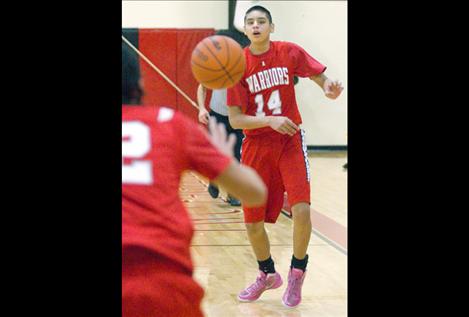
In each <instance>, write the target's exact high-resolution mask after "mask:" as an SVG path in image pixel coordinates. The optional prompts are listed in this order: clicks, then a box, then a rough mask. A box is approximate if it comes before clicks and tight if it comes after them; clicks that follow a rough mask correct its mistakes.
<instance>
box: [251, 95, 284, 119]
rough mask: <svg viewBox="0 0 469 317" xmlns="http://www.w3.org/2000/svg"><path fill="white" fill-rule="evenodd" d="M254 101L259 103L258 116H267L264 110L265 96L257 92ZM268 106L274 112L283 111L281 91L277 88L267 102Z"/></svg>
mask: <svg viewBox="0 0 469 317" xmlns="http://www.w3.org/2000/svg"><path fill="white" fill-rule="evenodd" d="M254 102H255V103H256V104H257V111H256V116H260V117H263V116H265V112H264V97H263V96H262V94H257V95H256V97H254ZM267 107H268V108H269V109H270V110H272V114H281V113H282V101H281V100H280V92H279V91H278V89H277V90H274V91H272V93H271V94H270V97H269V101H268V102H267Z"/></svg>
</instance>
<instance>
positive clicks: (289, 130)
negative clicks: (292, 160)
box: [269, 116, 300, 136]
mask: <svg viewBox="0 0 469 317" xmlns="http://www.w3.org/2000/svg"><path fill="white" fill-rule="evenodd" d="M269 126H270V127H271V128H272V129H274V130H275V131H277V132H279V133H281V134H288V135H289V136H293V135H295V133H296V132H297V131H298V130H299V129H300V128H299V127H298V126H297V125H296V124H295V123H293V121H291V120H290V119H289V118H287V117H281V116H279V117H276V116H272V117H269Z"/></svg>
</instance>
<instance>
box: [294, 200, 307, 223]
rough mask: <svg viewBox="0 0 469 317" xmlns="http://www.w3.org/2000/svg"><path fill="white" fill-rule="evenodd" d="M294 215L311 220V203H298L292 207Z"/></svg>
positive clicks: (303, 219)
mask: <svg viewBox="0 0 469 317" xmlns="http://www.w3.org/2000/svg"><path fill="white" fill-rule="evenodd" d="M292 213H293V217H294V218H296V219H298V220H301V221H311V211H310V208H309V204H307V203H298V204H296V205H295V206H293V207H292Z"/></svg>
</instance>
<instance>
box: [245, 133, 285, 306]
mask: <svg viewBox="0 0 469 317" xmlns="http://www.w3.org/2000/svg"><path fill="white" fill-rule="evenodd" d="M262 147H263V146H262V145H261V144H260V140H259V139H258V138H253V139H251V138H249V139H246V140H245V142H244V143H243V163H244V164H246V165H248V166H251V167H252V168H254V169H255V170H256V171H257V173H258V174H259V176H260V177H261V178H262V180H263V181H264V183H265V184H266V186H267V188H268V193H269V194H268V195H269V197H268V199H267V203H266V205H265V206H263V207H258V208H247V207H244V208H243V210H244V221H245V223H246V232H247V235H248V239H249V242H250V243H251V246H252V249H253V251H254V254H255V256H256V259H257V262H258V267H259V275H258V277H257V279H256V281H255V282H254V283H253V284H251V285H250V286H248V287H247V288H245V289H244V290H243V291H241V292H240V293H239V295H238V299H239V300H241V301H254V300H256V299H258V298H259V297H260V296H261V295H262V293H263V292H264V291H266V290H268V289H275V288H278V287H280V286H281V285H282V283H283V282H282V278H281V277H280V274H278V272H276V271H275V265H274V262H273V260H272V257H271V254H270V242H269V237H268V235H267V232H266V230H265V227H264V222H265V221H268V222H271V221H270V219H269V218H267V220H266V217H267V213H266V210H267V209H268V208H270V206H271V205H272V199H271V198H272V197H275V196H271V192H272V187H271V186H270V184H271V173H270V172H271V168H270V167H269V166H270V165H271V164H270V163H269V162H270V159H271V157H269V156H268V155H262ZM282 194H283V191H282Z"/></svg>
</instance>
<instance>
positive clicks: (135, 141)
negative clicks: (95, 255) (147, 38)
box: [122, 60, 266, 317]
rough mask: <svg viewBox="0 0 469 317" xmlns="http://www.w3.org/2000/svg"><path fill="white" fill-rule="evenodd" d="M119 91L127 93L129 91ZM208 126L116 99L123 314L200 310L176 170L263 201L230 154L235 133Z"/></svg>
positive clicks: (249, 200)
mask: <svg viewBox="0 0 469 317" xmlns="http://www.w3.org/2000/svg"><path fill="white" fill-rule="evenodd" d="M123 61H124V62H125V63H126V64H127V61H125V60H123ZM123 66H124V65H123ZM126 66H128V65H126ZM133 67H138V65H136V64H135V63H133ZM124 76H125V74H124ZM124 76H123V77H124ZM127 79H128V78H127ZM127 84H128V85H129V86H130V87H132V86H134V85H135V83H132V82H128V81H127ZM123 85H124V78H123ZM122 91H123V96H122V97H123V100H127V99H126V98H128V97H129V96H126V95H125V92H126V91H129V90H128V89H123V90H122ZM209 129H210V133H211V135H210V136H208V135H207V133H206V132H205V130H203V129H202V128H201V127H200V126H198V125H197V124H196V123H195V122H192V121H190V120H189V119H187V118H186V117H184V116H183V115H182V114H180V113H178V112H175V111H174V110H172V109H169V108H163V107H162V108H160V107H144V106H128V105H123V106H122V313H123V316H124V317H133V316H135V317H137V316H138V317H150V316H152V317H153V316H180V317H182V316H191V317H192V316H195V317H201V316H202V315H203V314H202V311H201V308H200V303H201V299H202V297H203V289H202V288H201V287H200V286H199V285H198V284H197V283H196V282H195V280H194V279H193V276H192V274H193V264H192V260H191V256H190V243H191V239H192V235H193V226H192V222H191V219H190V216H189V214H188V213H187V211H186V209H185V208H184V205H183V203H182V201H181V200H180V197H179V186H180V179H181V174H182V173H183V171H186V170H195V171H197V172H199V173H200V174H203V175H205V176H206V177H208V178H209V179H210V180H211V181H212V182H214V183H215V184H217V185H218V186H222V187H224V188H225V189H226V191H227V192H229V193H232V194H233V195H236V197H239V198H240V199H241V200H242V202H243V204H245V205H246V206H251V207H254V206H259V205H262V204H264V203H265V201H266V187H265V185H264V184H263V182H262V180H261V178H260V177H259V176H258V175H257V174H256V173H255V172H254V171H253V170H252V169H251V168H249V167H246V166H243V165H241V164H239V163H238V161H237V160H236V159H234V158H233V146H234V136H232V135H230V137H229V138H228V139H227V136H226V130H225V129H224V127H223V126H222V125H219V124H217V123H216V121H215V120H214V119H213V118H211V119H210V122H209Z"/></svg>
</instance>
